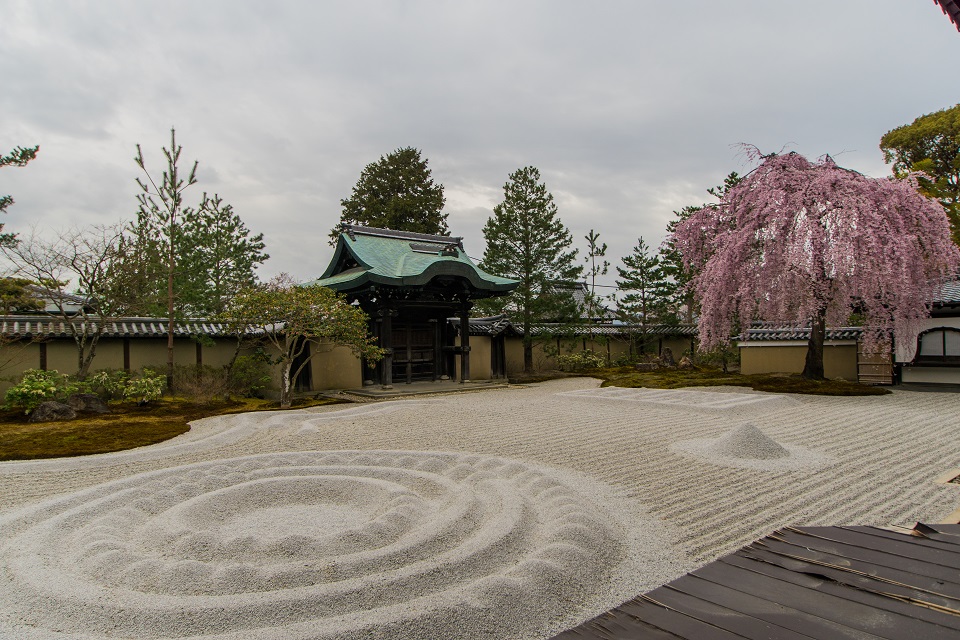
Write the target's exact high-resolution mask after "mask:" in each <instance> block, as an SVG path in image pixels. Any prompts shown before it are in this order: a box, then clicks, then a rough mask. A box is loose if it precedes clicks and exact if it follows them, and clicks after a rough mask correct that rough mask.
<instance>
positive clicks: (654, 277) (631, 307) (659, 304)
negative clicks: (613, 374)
mask: <svg viewBox="0 0 960 640" xmlns="http://www.w3.org/2000/svg"><path fill="white" fill-rule="evenodd" d="M622 262H623V266H622V267H617V274H618V275H619V276H620V278H619V279H618V280H617V281H616V283H617V288H619V289H620V290H621V291H626V292H629V293H627V294H626V295H624V296H623V297H622V298H620V304H619V312H620V315H621V317H622V318H623V320H625V321H627V322H629V323H630V324H633V325H640V334H641V340H644V339H645V336H644V335H643V334H644V333H645V328H646V325H648V324H651V323H653V322H664V321H667V322H669V321H670V320H673V318H672V317H666V314H667V295H668V293H669V288H668V282H667V278H666V276H665V274H664V272H663V269H662V268H661V264H660V257H659V256H656V255H653V254H651V252H650V247H648V246H647V243H646V242H644V240H643V237H642V236H641V237H640V238H639V240H638V241H637V246H636V247H634V248H633V252H632V253H631V254H630V255H627V256H624V257H623V259H622Z"/></svg>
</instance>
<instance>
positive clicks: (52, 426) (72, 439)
mask: <svg viewBox="0 0 960 640" xmlns="http://www.w3.org/2000/svg"><path fill="white" fill-rule="evenodd" d="M339 402H341V401H339V400H331V399H322V400H312V399H304V400H297V401H295V402H294V403H293V408H294V409H299V408H304V407H313V406H320V405H325V404H337V403H339ZM110 408H111V410H112V413H108V414H103V415H97V414H80V416H79V417H78V418H77V419H75V420H69V421H64V422H38V423H30V422H27V417H26V416H25V415H23V413H21V412H19V411H0V460H30V459H35V458H61V457H65V456H82V455H89V454H92V453H108V452H110V451H122V450H124V449H133V448H135V447H142V446H145V445H148V444H155V443H157V442H162V441H163V440H168V439H170V438H173V437H174V436H178V435H180V434H181V433H185V432H186V431H188V430H189V429H190V425H189V424H188V423H189V422H191V421H192V420H198V419H200V418H206V417H209V416H215V415H222V414H226V413H241V412H244V411H271V410H276V409H279V408H280V406H279V404H278V403H277V402H271V401H269V400H257V399H240V400H231V401H217V402H209V403H202V404H201V403H196V402H191V401H190V400H187V399H184V398H164V399H163V400H161V401H158V402H155V403H151V404H148V405H146V406H143V407H137V406H135V405H129V404H122V405H116V406H111V407H110Z"/></svg>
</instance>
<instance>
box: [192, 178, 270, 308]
mask: <svg viewBox="0 0 960 640" xmlns="http://www.w3.org/2000/svg"><path fill="white" fill-rule="evenodd" d="M180 232H181V234H182V237H181V240H180V242H179V243H178V252H179V257H178V260H177V263H178V265H179V267H178V270H177V280H178V287H177V291H178V292H179V304H180V307H181V309H182V310H183V313H185V314H189V315H192V316H194V317H209V316H214V315H219V314H221V313H222V312H223V309H224V306H225V303H226V301H227V300H228V299H229V298H230V297H231V296H233V295H235V294H237V293H238V292H239V291H241V290H242V289H244V288H247V287H250V286H252V285H253V284H254V283H255V282H256V281H257V276H256V269H257V267H258V266H259V265H261V264H263V263H264V261H266V259H267V258H269V257H270V256H269V255H267V254H266V253H264V252H263V249H264V246H265V245H264V243H263V234H262V233H258V234H257V235H250V230H249V229H248V228H247V226H246V225H245V224H244V223H243V220H241V219H240V216H238V215H237V214H236V213H234V211H233V206H232V205H229V204H225V203H224V202H223V199H222V198H221V197H220V196H219V195H218V194H214V196H213V197H212V198H209V197H207V194H203V201H202V203H201V204H200V207H199V208H198V209H197V210H196V212H195V214H194V215H191V216H190V217H189V218H186V219H185V220H184V223H183V225H182V226H181V227H180Z"/></svg>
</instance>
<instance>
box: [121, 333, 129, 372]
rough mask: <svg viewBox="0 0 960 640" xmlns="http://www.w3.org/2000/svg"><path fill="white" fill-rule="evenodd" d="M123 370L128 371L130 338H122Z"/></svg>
mask: <svg viewBox="0 0 960 640" xmlns="http://www.w3.org/2000/svg"><path fill="white" fill-rule="evenodd" d="M123 370H124V371H126V372H127V373H130V338H124V339H123Z"/></svg>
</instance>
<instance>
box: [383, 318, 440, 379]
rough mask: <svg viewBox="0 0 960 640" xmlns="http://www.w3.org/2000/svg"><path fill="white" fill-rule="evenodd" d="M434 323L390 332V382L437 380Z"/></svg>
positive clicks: (413, 324)
mask: <svg viewBox="0 0 960 640" xmlns="http://www.w3.org/2000/svg"><path fill="white" fill-rule="evenodd" d="M435 334H436V323H435V322H433V323H431V322H407V323H403V324H397V325H395V326H394V328H393V379H394V381H400V380H403V381H405V382H406V383H408V384H409V383H411V382H413V381H414V380H436V374H437V362H436V353H437V352H436V339H437V338H436V335H435Z"/></svg>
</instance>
